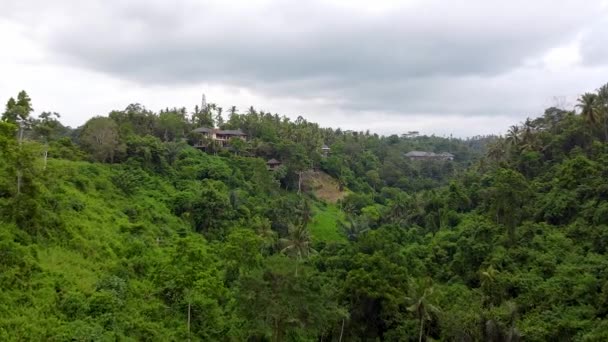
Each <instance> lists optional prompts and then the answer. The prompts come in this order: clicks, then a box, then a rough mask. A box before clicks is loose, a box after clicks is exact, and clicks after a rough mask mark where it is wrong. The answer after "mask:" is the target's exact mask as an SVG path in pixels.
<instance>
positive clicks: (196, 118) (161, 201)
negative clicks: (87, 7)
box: [0, 85, 608, 341]
mask: <svg viewBox="0 0 608 342" xmlns="http://www.w3.org/2000/svg"><path fill="white" fill-rule="evenodd" d="M579 104H580V106H579V107H577V108H578V109H577V111H574V110H563V109H557V108H549V109H547V110H546V111H545V112H544V113H542V114H541V115H540V116H539V117H537V118H535V119H528V120H526V121H525V122H523V123H521V124H518V125H514V126H512V127H511V128H510V129H509V132H508V133H507V134H506V135H505V136H504V137H503V136H488V137H479V138H475V139H455V138H441V137H435V136H418V135H412V134H408V135H403V136H397V135H393V136H379V135H376V134H372V133H370V132H343V131H341V130H339V129H331V128H323V127H320V126H319V125H317V124H315V123H311V122H308V121H306V120H305V119H303V118H298V119H297V120H296V121H292V120H289V119H288V118H286V117H281V116H279V115H276V114H270V113H265V112H261V111H257V110H255V109H254V108H250V109H249V110H248V111H247V112H245V113H239V112H238V111H236V109H235V110H234V111H233V112H232V115H231V116H230V118H229V119H228V120H223V119H221V120H219V119H220V118H221V115H222V113H221V112H219V111H218V110H217V106H214V105H212V104H209V105H208V106H207V107H206V108H197V109H195V111H194V112H193V113H187V111H186V110H185V109H180V108H173V109H166V110H163V111H161V112H159V113H155V112H152V111H149V110H147V109H145V108H144V107H142V106H140V105H130V106H128V107H127V108H126V109H124V110H117V111H112V112H111V113H109V115H108V116H107V117H105V116H104V117H95V118H92V119H90V120H89V121H88V122H87V123H86V124H85V125H83V126H82V127H79V128H76V129H72V128H69V127H65V126H63V125H62V124H61V122H60V121H59V120H58V116H56V115H55V114H53V113H45V112H43V113H42V114H40V115H39V116H38V117H37V118H34V117H33V116H32V113H33V110H32V100H31V99H30V98H29V97H28V96H27V94H26V93H25V92H21V93H19V95H18V96H17V100H13V99H11V100H9V101H8V103H7V106H6V109H5V112H4V113H3V115H2V121H0V289H1V291H0V340H2V341H116V340H119V341H185V340H191V341H320V340H323V341H339V340H340V339H342V341H421V340H425V341H432V340H437V341H439V340H441V341H519V340H526V341H604V340H608V309H607V308H608V257H607V253H608V182H607V181H606V180H607V179H608V134H607V132H608V85H607V86H604V87H602V88H600V89H599V90H598V91H597V92H593V93H588V94H585V95H584V96H583V97H581V99H580V103H579ZM216 122H218V123H222V124H221V128H223V129H224V130H226V131H234V132H244V133H243V134H245V135H246V137H247V138H246V139H244V138H243V139H242V138H240V137H241V136H240V135H239V137H237V138H232V139H230V140H228V141H227V142H226V141H220V140H217V139H216V140H213V139H211V138H209V137H204V136H201V134H200V133H196V132H193V130H194V129H195V128H197V127H209V126H210V127H213V126H214V124H215V123H216ZM218 125H219V124H218ZM238 130H241V131H238ZM239 134H240V133H239ZM192 145H197V146H199V147H200V148H194V147H193V146H192ZM323 145H327V146H328V147H329V148H330V151H328V150H327V149H321V147H322V146H323ZM410 151H423V152H424V151H426V152H429V154H428V156H431V157H428V158H425V157H422V158H411V159H410V158H408V157H407V156H406V153H408V152H410ZM430 152H433V154H431V153H430ZM444 152H449V153H451V154H452V155H453V156H454V157H453V160H450V159H451V157H450V158H442V157H441V158H440V157H438V156H442V155H443V156H445V155H446V154H441V153H444ZM271 158H272V159H275V160H277V161H279V162H280V164H281V166H280V167H277V168H276V169H275V170H273V171H270V170H269V169H268V166H267V165H266V161H268V160H269V159H271Z"/></svg>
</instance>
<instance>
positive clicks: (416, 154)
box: [405, 151, 454, 158]
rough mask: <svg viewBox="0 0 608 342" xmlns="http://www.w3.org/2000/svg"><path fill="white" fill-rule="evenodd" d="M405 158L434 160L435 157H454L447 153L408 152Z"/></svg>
mask: <svg viewBox="0 0 608 342" xmlns="http://www.w3.org/2000/svg"><path fill="white" fill-rule="evenodd" d="M405 156H406V157H428V158H435V157H445V158H453V157H454V155H453V154H451V153H449V152H441V153H434V152H426V151H410V152H408V153H406V154H405Z"/></svg>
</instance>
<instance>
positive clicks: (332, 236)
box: [308, 203, 346, 242]
mask: <svg viewBox="0 0 608 342" xmlns="http://www.w3.org/2000/svg"><path fill="white" fill-rule="evenodd" d="M341 220H344V213H343V212H342V211H341V210H340V209H339V208H338V206H336V205H335V204H327V205H325V204H320V203H318V204H316V205H315V207H314V216H313V218H312V221H311V222H310V223H309V224H308V228H309V229H310V232H311V234H312V237H313V239H314V241H323V242H338V241H346V238H345V237H344V235H342V233H340V231H339V229H338V227H337V223H338V221H341Z"/></svg>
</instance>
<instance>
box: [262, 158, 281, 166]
mask: <svg viewBox="0 0 608 342" xmlns="http://www.w3.org/2000/svg"><path fill="white" fill-rule="evenodd" d="M266 164H268V165H279V164H281V162H280V161H278V160H276V159H274V158H272V159H270V160H269V161H267V162H266Z"/></svg>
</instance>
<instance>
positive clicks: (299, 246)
mask: <svg viewBox="0 0 608 342" xmlns="http://www.w3.org/2000/svg"><path fill="white" fill-rule="evenodd" d="M279 243H280V244H281V248H282V249H281V253H285V254H287V255H290V256H294V257H296V259H297V260H298V262H301V261H302V259H303V258H307V257H309V256H310V254H313V253H316V251H315V250H314V249H313V248H312V237H311V235H310V231H309V230H308V228H307V227H306V226H305V225H297V226H294V225H290V226H289V233H288V235H287V237H286V238H282V239H280V240H279ZM297 275H298V264H297V263H296V276H297Z"/></svg>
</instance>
